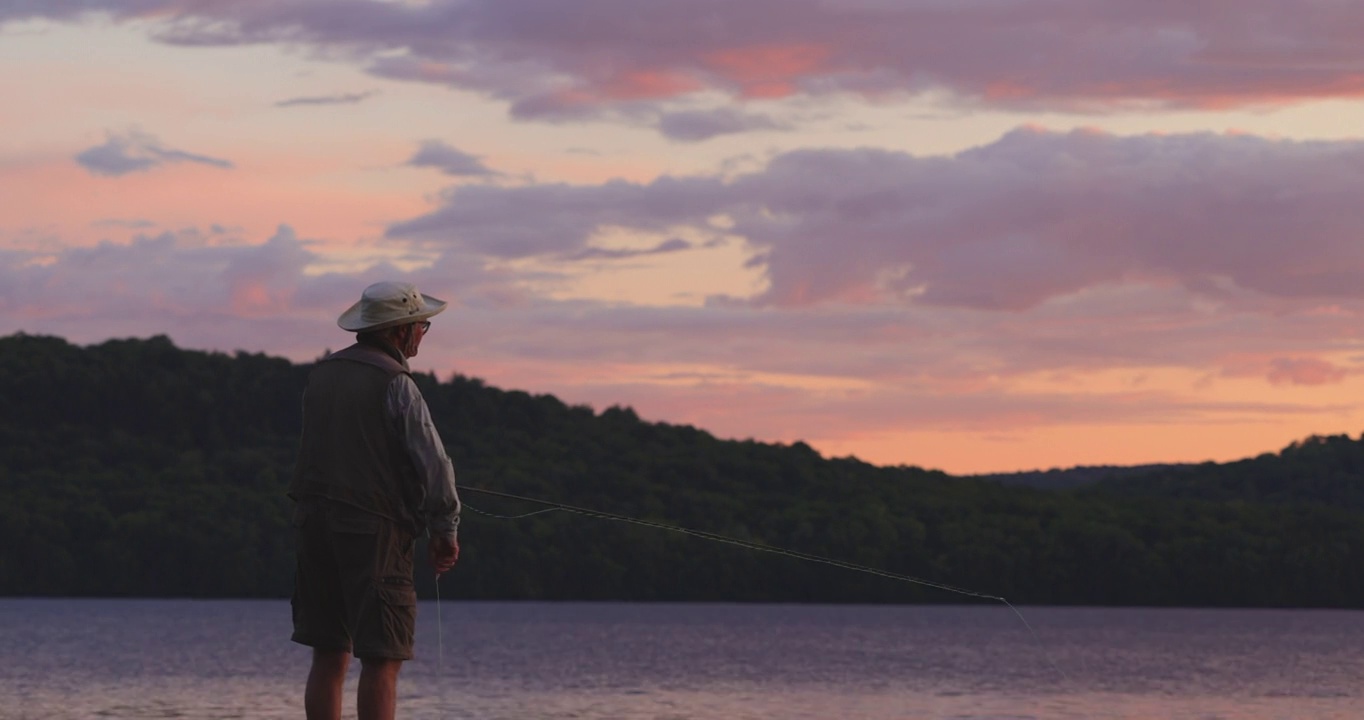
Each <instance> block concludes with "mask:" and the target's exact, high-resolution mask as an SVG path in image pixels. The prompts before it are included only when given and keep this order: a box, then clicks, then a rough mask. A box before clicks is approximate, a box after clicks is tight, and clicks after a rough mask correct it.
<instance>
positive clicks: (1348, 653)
mask: <svg viewBox="0 0 1364 720" xmlns="http://www.w3.org/2000/svg"><path fill="white" fill-rule="evenodd" d="M1023 613H1024V615H1025V616H1026V617H1027V620H1028V622H1029V623H1031V625H1032V627H1033V628H1034V629H1035V631H1036V634H1035V635H1034V634H1033V633H1031V632H1030V631H1029V630H1028V628H1027V627H1026V626H1025V625H1024V624H1023V623H1022V622H1020V621H1019V620H1018V618H1017V617H1016V616H1014V615H1013V613H1012V612H1010V611H1009V610H1008V608H1005V607H1002V606H999V607H995V606H969V607H874V606H873V607H861V606H836V607H831V606H795V605H668V604H647V605H639V604H576V603H575V604H547V603H448V602H447V603H445V604H444V605H443V606H442V612H441V615H442V620H443V628H444V637H443V639H442V642H439V643H438V638H437V632H436V622H435V620H436V613H435V607H434V605H433V604H432V603H425V604H424V605H423V607H422V608H421V621H420V633H419V637H418V650H417V651H418V659H417V660H416V661H413V662H411V663H409V664H408V665H407V667H406V668H405V669H404V672H403V679H402V684H401V687H400V690H401V693H402V697H401V700H400V702H401V711H402V712H401V715H402V716H403V717H405V718H423V719H425V718H452V719H453V718H480V719H495V718H506V719H508V720H512V719H516V720H522V719H527V718H531V719H533V718H582V719H585V720H595V719H605V718H626V719H634V718H640V719H644V718H648V719H649V720H699V719H702V718H739V719H742V718H812V719H813V718H850V719H851V718H862V719H866V720H883V719H889V718H898V719H919V718H923V719H926V720H927V719H938V718H942V719H947V718H951V719H952V720H968V719H982V720H983V719H985V718H989V719H992V720H997V719H1002V718H1010V719H1020V720H1021V719H1024V718H1026V719H1029V720H1042V719H1047V720H1051V719H1054V718H1055V719H1060V718H1076V719H1079V718H1084V719H1093V720H1098V719H1112V720H1139V719H1140V720H1150V719H1153V718H1171V719H1185V718H1187V719H1188V720H1218V719H1225V720H1271V719H1272V720H1288V719H1293V720H1300V719H1313V720H1316V719H1319V720H1347V719H1348V720H1358V718H1360V717H1364V711H1361V710H1360V707H1361V702H1360V701H1361V692H1360V690H1359V689H1358V687H1359V680H1360V679H1361V677H1364V642H1362V641H1364V613H1358V612H1335V611H1244V610H1241V611H1238V610H1145V609H1095V608H1023ZM288 625H289V608H288V603H287V601H188V600H144V601H129V600H15V599H10V600H0V718H285V717H289V718H296V717H301V716H302V702H301V688H302V680H303V677H304V675H305V674H306V671H307V661H308V650H307V649H306V648H302V647H299V646H297V645H293V644H291V643H289V642H288V641H287V639H286V638H287V637H288V633H289V627H288ZM442 646H443V648H442ZM442 650H443V652H441V651H442ZM354 682H355V677H354V673H352V677H351V680H350V684H349V687H348V703H349V701H350V699H351V698H353V693H354ZM352 713H353V710H352ZM352 717H353V715H352Z"/></svg>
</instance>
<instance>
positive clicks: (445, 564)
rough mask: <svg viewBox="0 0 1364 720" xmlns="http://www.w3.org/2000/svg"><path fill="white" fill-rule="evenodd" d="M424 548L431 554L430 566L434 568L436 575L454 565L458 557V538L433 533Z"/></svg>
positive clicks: (438, 575)
mask: <svg viewBox="0 0 1364 720" xmlns="http://www.w3.org/2000/svg"><path fill="white" fill-rule="evenodd" d="M426 549H427V550H428V551H429V552H430V554H431V567H433V568H435V569H436V577H440V576H441V574H442V573H444V572H446V571H448V570H449V569H450V568H452V567H454V566H455V561H456V560H458V559H459V540H458V539H456V538H452V537H448V536H446V535H433V536H431V540H430V541H429V542H427V544H426Z"/></svg>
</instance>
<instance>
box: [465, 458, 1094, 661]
mask: <svg viewBox="0 0 1364 720" xmlns="http://www.w3.org/2000/svg"><path fill="white" fill-rule="evenodd" d="M460 490H461V491H468V492H473V493H478V494H480V495H487V496H490V497H497V498H503V499H506V500H516V501H519V502H527V503H532V504H535V505H544V506H547V507H546V508H545V509H543V510H536V511H534V512H528V513H524V514H521V515H498V514H495V513H490V512H485V511H483V510H479V509H478V508H476V507H473V506H472V505H470V504H468V503H463V506H464V507H466V508H468V509H469V510H471V511H473V512H475V513H477V514H479V515H485V516H487V517H491V518H496V519H499V520H518V519H520V518H525V517H530V516H532V515H540V514H543V513H548V512H555V511H562V512H567V513H572V514H574V515H583V516H585V517H591V518H597V519H600V520H613V521H616V522H623V523H629V524H632V525H642V526H644V527H648V528H654V529H656V530H666V531H668V532H675V533H680V534H683V535H690V536H692V537H697V538H701V539H703V540H711V541H714V542H718V543H724V544H727V545H735V546H738V547H741V548H746V549H748V550H755V551H758V552H766V553H773V554H775V555H784V556H786V557H791V558H796V559H797V560H805V561H807V562H813V563H820V564H822V565H831V566H833V567H837V568H843V569H844V570H852V571H854V572H860V573H866V574H869V575H876V576H878V577H883V578H889V579H891V580H899V581H901V582H907V583H912V584H915V585H922V586H924V587H930V588H935V589H937V590H943V591H946V592H950V593H954V594H957V595H964V596H967V597H974V598H980V599H982V600H993V601H996V602H1001V603H1003V604H1004V605H1005V606H1007V607H1008V608H1009V609H1010V610H1012V611H1013V614H1014V615H1015V616H1017V617H1018V619H1019V621H1020V622H1022V623H1023V627H1025V628H1027V629H1028V632H1029V633H1030V634H1031V635H1032V639H1033V642H1035V643H1037V644H1039V645H1041V643H1042V640H1041V638H1040V637H1038V635H1037V631H1036V630H1034V629H1033V626H1032V624H1031V623H1029V622H1028V619H1027V618H1025V617H1023V613H1022V612H1019V610H1018V608H1016V607H1014V604H1013V603H1011V602H1009V601H1008V600H1006V599H1004V598H1003V597H1001V596H999V595H990V594H987V593H982V592H977V591H975V590H968V589H966V588H960V587H955V586H953V585H948V584H946V583H940V582H934V581H932V580H925V579H923V578H918V577H914V576H912V575H903V574H901V573H894V572H890V571H888V570H882V569H880V568H874V567H869V566H866V565H858V564H857V563H851V562H848V561H846V560H838V559H836V558H830V557H824V556H822V555H811V554H810V553H803V552H800V551H798V550H788V549H786V548H780V547H775V546H772V545H764V544H763V543H759V542H753V541H752V540H740V539H738V538H733V537H729V536H727V535H719V534H717V533H712V532H706V531H704V530H693V529H691V528H686V527H681V526H679V525H668V524H667V523H661V522H655V521H653V520H643V519H640V518H634V517H629V516H627V515H617V514H615V513H609V512H603V511H601V510H591V509H588V508H581V507H575V506H573V505H565V504H563V503H558V502H553V501H551V500H541V499H539V498H532V497H524V496H521V495H513V494H511V493H505V492H499V491H497V490H488V489H485V488H478V487H470V486H468V485H461V486H460ZM438 589H439V588H438ZM1044 657H1047V662H1048V663H1049V664H1050V665H1051V667H1052V669H1053V670H1055V671H1056V673H1057V674H1058V675H1060V676H1061V677H1062V678H1065V679H1066V681H1067V682H1069V680H1070V678H1069V677H1068V676H1067V675H1066V674H1065V673H1064V672H1062V671H1061V668H1060V667H1058V666H1057V665H1056V663H1055V662H1054V661H1053V660H1052V659H1051V657H1049V656H1046V655H1045V653H1044Z"/></svg>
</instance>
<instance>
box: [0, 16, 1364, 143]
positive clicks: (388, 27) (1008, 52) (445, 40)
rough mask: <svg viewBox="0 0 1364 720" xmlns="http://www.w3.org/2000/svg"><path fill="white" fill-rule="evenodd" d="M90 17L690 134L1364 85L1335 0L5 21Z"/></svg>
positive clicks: (519, 108)
mask: <svg viewBox="0 0 1364 720" xmlns="http://www.w3.org/2000/svg"><path fill="white" fill-rule="evenodd" d="M91 13H103V14H105V15H107V16H111V17H113V18H115V19H120V20H133V19H137V20H146V19H149V18H150V19H153V20H157V21H159V22H157V23H155V24H153V26H152V27H153V28H154V30H153V32H154V33H155V35H156V37H158V38H159V39H161V40H162V41H164V42H169V43H177V44H182V45H191V46H193V45H240V44H255V43H275V44H281V45H286V46H289V47H299V48H305V49H311V50H312V51H314V52H317V53H319V54H322V55H325V56H326V57H331V58H343V59H347V60H348V61H350V62H353V63H356V64H358V65H360V66H362V67H365V68H366V69H367V70H368V71H369V72H371V73H373V74H374V75H376V76H379V77H384V78H390V79H401V80H408V81H416V82H426V83H436V84H440V85H446V86H450V87H455V88H460V89H465V90H472V91H476V92H480V93H483V94H485V95H487V96H489V97H493V98H497V99H501V100H504V101H505V102H507V104H508V107H509V109H510V112H511V114H512V115H513V116H514V117H517V118H521V119H534V120H546V121H567V120H576V119H583V118H597V119H613V120H620V121H627V122H633V123H642V124H648V125H652V126H654V127H657V128H659V129H660V131H661V132H663V133H664V134H666V135H667V136H668V137H671V138H674V139H678V140H684V141H697V140H702V139H705V138H708V137H714V136H715V135H717V134H723V133H731V132H739V131H744V130H751V129H772V128H773V127H775V126H777V124H778V123H777V121H776V120H772V119H770V118H765V117H764V116H760V115H752V114H744V113H740V112H737V111H735V110H733V109H732V108H727V107H725V106H717V105H716V104H715V102H714V98H715V97H717V96H718V97H723V98H725V99H727V100H728V101H731V102H732V101H737V102H744V101H750V100H772V99H782V98H789V97H795V96H809V97H861V98H864V99H867V100H871V101H877V100H879V99H883V98H886V97H890V96H932V97H938V98H942V99H944V101H945V102H948V103H951V104H955V105H964V106H971V107H993V108H1009V109H1026V110H1033V109H1043V108H1045V109H1052V110H1063V111H1070V112H1083V113H1106V112H1113V111H1118V110H1129V109H1153V108H1165V109H1169V108H1192V109H1214V110H1215V109H1226V108H1236V107H1264V106H1274V105H1281V104H1285V103H1297V102H1305V101H1311V100H1318V99H1323V98H1331V97H1334V98H1341V97H1353V98H1358V97H1361V96H1364V75H1361V74H1360V73H1359V72H1358V71H1357V68H1358V67H1360V65H1361V63H1364V45H1361V44H1360V43H1359V42H1358V36H1357V33H1356V32H1355V31H1354V29H1355V28H1358V27H1359V26H1360V23H1361V22H1364V6H1360V5H1358V4H1355V3H1345V2H1338V1H1336V0H1211V1H1210V2H1203V3H1196V4H1190V3H1182V2H1168V1H1163V0H1151V1H1148V2H1124V3H1098V2H1092V1H1091V0H1005V1H1000V0H958V1H956V2H941V1H939V0H905V1H904V2H882V1H879V0H845V1H844V2H838V3H831V2H822V1H820V0H752V1H750V2H742V3H736V2H730V1H729V0H657V1H656V2H649V3H638V2H635V1H634V0H582V1H580V2H573V3H563V2H559V1H558V0H432V1H431V2H427V3H421V4H409V3H395V2H379V1H377V0H291V1H289V2H274V3H257V2H224V1H219V2H199V1H197V0H196V1H193V2H191V1H190V0H88V1H84V2H76V1H75V0H56V1H54V2H47V3H31V2H9V3H4V4H2V5H0V22H4V21H7V20H9V21H13V20H22V19H29V18H49V19H57V20H73V19H77V18H80V17H84V16H87V15H89V14H91ZM300 101H301V102H302V101H306V99H300Z"/></svg>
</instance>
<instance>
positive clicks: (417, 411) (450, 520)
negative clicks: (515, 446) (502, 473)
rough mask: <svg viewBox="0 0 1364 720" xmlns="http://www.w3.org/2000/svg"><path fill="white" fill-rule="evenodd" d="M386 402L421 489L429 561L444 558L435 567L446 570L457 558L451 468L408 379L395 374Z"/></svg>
mask: <svg viewBox="0 0 1364 720" xmlns="http://www.w3.org/2000/svg"><path fill="white" fill-rule="evenodd" d="M388 401H389V409H390V411H391V412H392V413H393V416H394V419H395V421H396V423H397V425H398V431H399V432H400V433H401V435H402V437H403V440H404V443H405V445H406V447H407V452H408V455H409V456H410V457H411V459H412V466H413V468H415V469H416V471H417V479H418V482H421V483H422V486H423V488H424V489H425V493H424V495H425V500H424V501H423V503H422V507H420V508H418V512H419V513H420V514H421V520H422V523H423V524H424V525H425V526H426V530H427V532H428V533H429V534H430V536H431V550H432V562H433V563H436V562H437V560H438V559H439V560H441V561H444V560H445V559H446V557H447V556H448V558H449V559H448V563H444V562H442V563H439V564H437V571H443V570H442V568H441V567H440V564H445V568H444V569H445V570H448V569H449V567H450V566H451V565H454V562H455V559H456V558H458V556H459V541H458V533H459V512H460V503H459V493H458V492H457V491H456V490H455V470H454V466H453V465H452V464H451V463H450V457H449V456H448V455H447V454H446V453H445V445H444V443H442V442H441V439H440V434H439V433H437V432H436V426H435V424H434V423H433V422H432V421H431V412H430V410H428V409H427V407H426V400H425V399H424V398H423V397H422V394H421V391H420V390H418V389H417V384H416V383H415V382H413V381H412V378H411V377H409V376H407V375H398V376H397V377H395V378H394V379H393V382H392V383H391V384H390V385H389V395H388ZM438 548H439V553H438Z"/></svg>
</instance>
